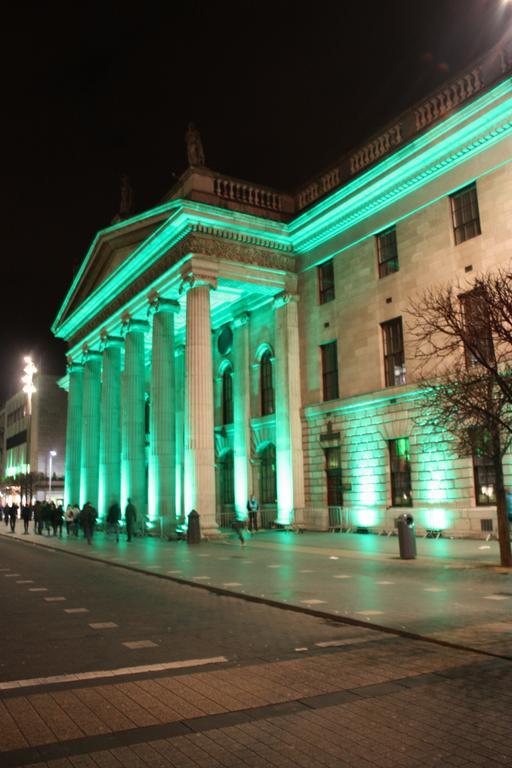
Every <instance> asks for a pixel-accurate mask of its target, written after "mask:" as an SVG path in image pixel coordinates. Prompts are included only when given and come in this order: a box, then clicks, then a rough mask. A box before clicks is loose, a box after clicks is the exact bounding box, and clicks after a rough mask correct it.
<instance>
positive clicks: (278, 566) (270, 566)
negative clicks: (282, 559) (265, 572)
mask: <svg viewBox="0 0 512 768" xmlns="http://www.w3.org/2000/svg"><path fill="white" fill-rule="evenodd" d="M282 567H283V566H282V565H281V563H278V564H277V565H267V568H282Z"/></svg>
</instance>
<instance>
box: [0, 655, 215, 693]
mask: <svg viewBox="0 0 512 768" xmlns="http://www.w3.org/2000/svg"><path fill="white" fill-rule="evenodd" d="M227 661H228V659H227V658H226V657H225V656H212V658H210V659H185V660H183V661H171V662H168V663H167V664H146V665H144V666H137V667H118V668H117V669H101V670H99V671H97V672H78V673H77V674H75V675H53V676H52V677H34V678H31V679H28V680H9V681H8V682H5V683H0V690H1V691H9V690H12V689H13V688H28V687H32V686H39V685H56V684H58V683H71V682H76V681H79V680H94V679H98V678H102V677H121V676H123V675H139V674H141V673H146V672H165V671H166V670H168V669H187V668H188V667H203V666H206V665H207V664H224V663H225V662H227Z"/></svg>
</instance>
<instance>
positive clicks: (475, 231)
mask: <svg viewBox="0 0 512 768" xmlns="http://www.w3.org/2000/svg"><path fill="white" fill-rule="evenodd" d="M450 203H451V207H452V222H453V236H454V238H455V245H459V243H463V242H464V241H465V240H470V239H471V238H472V237H476V236H477V235H479V234H480V233H481V231H482V230H481V229H480V214H479V212H478V198H477V195H476V184H475V183H474V182H473V184H469V185H468V186H467V187H464V188H463V189H459V190H458V191H457V192H454V194H453V195H450Z"/></svg>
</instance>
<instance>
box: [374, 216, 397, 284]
mask: <svg viewBox="0 0 512 768" xmlns="http://www.w3.org/2000/svg"><path fill="white" fill-rule="evenodd" d="M377 254H378V258H379V277H386V275H390V274H391V273H392V272H398V248H397V245H396V227H390V228H389V229H386V230H385V231H384V232H381V233H380V234H378V235H377Z"/></svg>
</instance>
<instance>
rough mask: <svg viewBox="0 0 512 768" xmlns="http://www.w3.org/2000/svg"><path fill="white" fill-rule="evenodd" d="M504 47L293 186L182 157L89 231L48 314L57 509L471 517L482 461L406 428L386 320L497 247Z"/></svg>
mask: <svg viewBox="0 0 512 768" xmlns="http://www.w3.org/2000/svg"><path fill="white" fill-rule="evenodd" d="M511 73H512V46H511V45H506V46H503V47H501V48H499V49H496V50H493V51H491V52H490V53H489V54H488V55H487V56H485V57H484V58H483V59H482V60H480V61H478V62H477V63H476V64H475V65H474V66H472V67H471V68H470V69H469V70H468V71H467V72H464V73H463V74H462V75H461V76H460V77H457V78H456V79H454V80H453V81H451V82H449V83H447V84H446V86H445V87H443V88H442V89H441V90H440V91H439V92H438V93H435V94H433V95H432V96H431V97H429V98H428V99H425V100H424V101H423V102H422V103H420V104H418V105H416V106H415V107H413V108H412V109H411V110H410V111H408V112H406V113H404V114H402V115H400V116H399V117H397V119H396V120H395V121H394V122H393V123H392V124H391V125H389V126H387V127H386V128H385V129H384V130H382V131H380V132H379V133H378V134H377V135H376V136H375V137H374V138H373V139H372V140H371V141H369V142H367V143H366V144H364V145H363V146H361V147H360V148H358V149H357V150H356V151H354V152H352V153H350V154H349V155H347V156H345V157H343V158H341V160H339V161H337V162H336V163H334V164H333V165H332V167H330V168H328V169H327V170H326V171H325V172H323V173H322V174H321V175H320V176H318V178H315V179H314V180H313V181H311V182H310V183H308V184H307V185H305V186H304V187H303V188H301V189H300V190H298V191H296V192H295V193H293V194H292V193H289V194H288V193H283V192H280V191H276V190H274V189H270V188H266V187H260V186H257V185H254V184H251V183H248V182H245V181H241V180H238V179H233V178H228V177H226V176H223V175H221V174H218V173H216V172H213V171H211V170H209V169H208V168H207V167H205V165H204V156H203V154H202V148H201V146H200V143H199V141H198V137H197V134H196V133H195V132H194V130H193V129H192V131H191V132H189V135H188V141H189V145H188V148H189V163H190V167H189V168H188V170H187V171H186V172H185V174H184V175H183V176H182V177H181V179H180V180H179V182H178V183H177V184H176V185H175V187H174V188H173V189H172V190H171V191H170V193H169V194H168V195H167V196H166V197H165V198H164V200H162V201H161V203H160V204H159V205H158V206H156V207H155V208H153V209H151V210H148V211H145V212H143V213H141V214H139V215H136V216H131V217H130V216H128V217H126V218H124V219H122V220H120V221H119V222H117V223H116V224H114V225H112V226H110V227H108V228H106V229H104V230H102V231H100V232H99V233H98V235H97V236H96V238H95V240H94V242H93V243H92V245H91V247H90V250H89V252H88V253H87V255H86V257H85V260H84V262H83V265H82V267H81V269H80V271H79V273H78V274H77V276H76V278H75V280H74V282H73V284H72V286H71V288H70V290H69V293H68V295H67V297H66V299H65V301H64V304H63V306H62V308H61V309H60V311H59V314H58V316H57V318H56V320H55V323H54V326H53V331H54V333H55V335H57V336H59V337H61V338H64V339H65V340H66V341H67V342H68V343H69V358H68V363H69V365H68V375H67V376H66V377H65V379H64V380H63V382H62V383H63V386H65V387H66V388H67V389H68V391H69V398H68V423H67V454H66V501H79V502H80V503H81V504H83V503H84V502H85V501H86V500H90V501H91V502H92V503H93V504H94V505H97V506H98V508H99V511H100V514H104V513H105V511H106V508H107V507H108V505H109V504H110V503H111V501H112V500H114V499H118V500H120V502H121V504H122V505H124V503H125V502H126V499H127V498H128V497H131V498H132V499H133V500H134V502H135V504H136V506H137V507H138V508H139V509H140V510H145V511H146V512H147V517H148V520H149V521H150V524H154V525H157V526H159V525H161V526H162V529H163V530H164V531H165V532H170V531H172V529H173V528H174V527H175V525H176V523H177V521H179V520H181V519H182V518H183V516H184V515H186V514H187V513H188V512H190V510H191V509H193V508H195V509H197V510H198V511H199V512H200V514H201V520H202V527H203V530H204V531H206V532H207V533H210V534H211V533H214V532H215V531H216V530H218V527H219V526H220V525H223V524H225V523H227V522H229V520H230V518H232V517H233V515H235V514H236V515H237V516H239V517H241V516H245V514H246V502H247V498H248V495H249V494H250V493H251V492H254V493H255V494H256V496H257V497H258V498H259V501H260V505H261V517H262V523H263V525H270V524H272V523H277V524H282V525H288V524H291V523H295V524H300V525H305V526H306V527H310V528H316V529H326V528H327V527H328V526H329V523H331V524H334V523H336V522H338V521H339V518H340V516H341V517H342V519H343V522H344V524H346V525H350V526H354V527H364V528H369V527H375V528H378V529H386V528H389V527H391V526H392V521H393V519H394V517H395V516H396V514H397V511H400V509H401V508H402V507H403V506H413V508H414V511H415V515H416V519H417V522H418V525H419V527H420V529H421V528H426V529H435V530H439V529H446V530H449V531H452V532H456V533H470V532H474V533H478V532H480V530H481V529H483V530H488V529H489V527H490V526H492V525H493V520H494V518H495V510H494V507H493V501H494V499H493V493H494V489H493V477H492V470H491V468H490V467H488V466H487V465H486V464H485V461H482V460H481V459H479V458H478V457H471V456H468V457H458V456H456V455H454V454H453V452H452V451H451V448H450V444H449V441H447V440H446V439H445V437H444V436H443V435H436V434H426V433H424V432H422V431H421V430H419V429H418V427H417V426H416V422H415V420H414V415H415V413H416V412H417V409H418V408H419V407H421V392H419V391H418V388H417V387H416V386H415V381H414V363H413V360H414V349H413V347H412V340H411V338H410V337H409V334H408V330H407V325H406V323H405V320H404V318H405V311H406V308H407V306H408V303H409V301H410V299H411V297H414V295H415V294H417V292H418V291H421V290H423V288H424V287H426V286H427V285H429V284H431V283H432V282H433V281H435V282H438V283H443V282H446V281H449V280H453V279H454V278H460V277H468V276H469V278H470V277H471V273H473V274H476V273H478V272H479V271H482V270H484V269H486V268H488V267H491V266H493V265H497V264H500V263H505V262H508V260H509V259H510V257H511V255H512V166H511V164H510V160H511V158H512V81H511V78H510V75H511Z"/></svg>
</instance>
